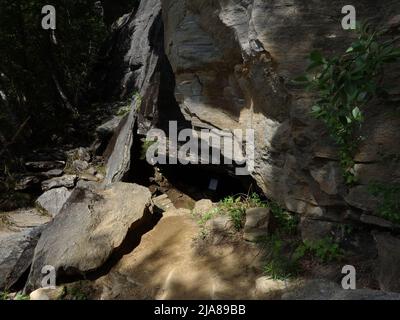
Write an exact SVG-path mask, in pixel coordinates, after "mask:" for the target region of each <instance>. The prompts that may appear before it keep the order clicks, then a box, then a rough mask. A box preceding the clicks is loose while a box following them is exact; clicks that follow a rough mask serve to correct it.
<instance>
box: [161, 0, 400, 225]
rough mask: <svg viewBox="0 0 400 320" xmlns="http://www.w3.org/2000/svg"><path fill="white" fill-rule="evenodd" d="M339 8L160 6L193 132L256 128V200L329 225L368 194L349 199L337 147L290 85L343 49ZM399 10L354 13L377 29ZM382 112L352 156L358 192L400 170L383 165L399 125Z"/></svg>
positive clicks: (178, 92) (381, 6)
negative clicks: (317, 55)
mask: <svg viewBox="0 0 400 320" xmlns="http://www.w3.org/2000/svg"><path fill="white" fill-rule="evenodd" d="M347 4H348V3H347V2H346V1H345V0H335V1H330V2H329V3H327V2H325V1H322V0H319V1H312V2H309V1H301V0H289V1H286V0H278V1H272V2H271V1H269V0H216V1H204V0H162V5H163V11H162V14H163V20H164V25H165V50H166V54H167V56H168V58H169V61H170V63H171V66H172V70H173V72H174V75H175V79H176V87H175V98H176V100H177V102H178V103H179V106H180V109H181V112H182V113H183V115H184V116H185V118H186V120H188V121H190V122H191V124H192V126H194V127H198V128H222V129H228V130H233V129H236V128H241V129H247V128H253V129H255V168H254V171H253V172H252V176H253V178H254V179H255V180H256V182H257V184H258V186H259V187H260V188H261V189H262V190H263V191H264V193H265V194H266V195H267V196H268V197H270V198H273V199H275V200H277V201H278V202H279V203H281V204H282V205H284V206H286V208H287V209H289V210H291V211H294V212H297V213H300V214H306V215H310V216H313V217H314V218H317V219H325V218H329V219H330V220H335V221H340V220H341V216H340V215H341V214H340V212H341V211H343V210H340V209H342V208H344V207H345V206H346V205H347V204H350V205H352V206H354V207H357V208H361V209H364V208H366V205H368V208H369V207H370V206H369V202H370V195H368V194H367V193H364V194H363V200H362V201H357V199H356V197H354V192H355V191H354V190H352V192H353V194H351V195H350V196H348V195H347V188H346V186H344V184H343V179H342V178H341V173H340V170H339V166H338V150H337V148H336V147H335V145H334V143H333V142H332V140H331V139H330V137H329V134H328V133H327V130H326V128H325V126H324V125H323V123H321V122H320V121H318V120H315V119H313V118H312V117H311V116H310V112H309V111H310V106H311V105H312V101H311V96H310V95H309V94H307V93H306V92H305V91H304V90H303V89H302V88H299V87H296V86H294V85H292V84H290V80H291V79H294V78H295V77H297V76H299V75H302V74H303V73H304V71H305V69H306V67H307V65H308V61H307V57H308V55H309V53H310V52H312V51H313V50H316V49H318V50H322V51H323V52H324V53H325V54H328V55H333V54H335V53H340V52H344V50H346V48H347V47H348V46H349V45H350V43H351V42H352V40H353V38H354V36H355V33H352V32H349V31H346V30H343V29H342V27H341V23H340V19H341V17H342V14H341V8H342V7H343V6H344V5H347ZM399 9H400V4H399V3H398V2H395V1H385V2H384V3H383V2H381V1H378V0H374V1H370V0H361V1H358V3H357V14H358V15H359V16H362V17H365V18H367V17H369V18H376V21H378V22H379V23H382V21H388V18H390V17H391V16H392V15H393V12H396V11H398V10H399ZM397 71H399V68H398V66H392V67H391V75H390V76H388V78H389V79H388V80H389V82H393V83H397V82H398V77H399V74H400V72H397ZM384 108H389V109H390V106H379V107H378V106H376V105H374V106H371V110H368V111H367V114H366V121H365V126H364V127H365V130H364V132H362V134H363V136H365V137H366V139H365V140H364V141H363V142H362V144H361V145H360V149H359V153H358V154H357V156H356V161H357V162H360V163H358V164H357V168H356V170H357V173H358V174H359V175H360V180H359V181H360V183H361V185H362V187H364V186H366V185H368V183H370V182H371V181H373V180H378V181H385V182H387V183H390V182H396V181H400V169H399V168H400V167H399V165H398V163H397V162H396V160H395V157H394V158H393V160H390V156H391V155H393V153H395V151H394V150H399V149H400V137H399V131H398V127H399V124H400V118H399V117H398V116H395V115H394V114H393V113H392V112H387V113H385V112H381V111H379V110H382V109H384ZM388 158H389V160H388ZM383 159H385V160H383ZM382 161H385V163H384V164H382ZM344 199H346V200H347V203H346V201H344ZM364 199H365V200H366V201H364ZM336 209H339V210H336Z"/></svg>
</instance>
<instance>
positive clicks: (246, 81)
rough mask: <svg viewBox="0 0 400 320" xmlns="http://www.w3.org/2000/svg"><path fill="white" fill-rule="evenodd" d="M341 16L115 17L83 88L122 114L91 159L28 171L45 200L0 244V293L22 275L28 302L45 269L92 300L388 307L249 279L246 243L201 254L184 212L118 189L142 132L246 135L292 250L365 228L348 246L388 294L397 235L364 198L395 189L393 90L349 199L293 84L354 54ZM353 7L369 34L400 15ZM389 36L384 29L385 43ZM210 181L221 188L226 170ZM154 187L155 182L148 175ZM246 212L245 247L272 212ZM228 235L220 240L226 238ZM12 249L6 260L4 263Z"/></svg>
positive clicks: (330, 288)
mask: <svg viewBox="0 0 400 320" xmlns="http://www.w3.org/2000/svg"><path fill="white" fill-rule="evenodd" d="M345 4H347V3H345V1H341V0H338V1H331V2H329V3H326V2H323V1H322V0H313V1H307V2H304V1H301V0H278V1H269V0H215V1H207V0H173V1H172V0H148V1H141V2H140V4H139V6H138V7H137V8H136V7H135V8H134V10H133V11H132V12H131V13H128V14H126V15H124V16H122V17H120V18H119V19H118V20H117V21H116V22H115V23H114V24H113V34H112V36H111V38H110V39H109V42H108V50H106V52H104V56H103V57H102V62H103V64H102V67H101V68H99V69H98V70H97V71H96V72H97V74H96V76H95V77H96V78H97V79H96V81H94V82H95V83H96V92H95V93H96V94H95V96H97V99H98V100H100V101H101V102H103V103H105V104H110V105H113V104H114V103H115V101H117V102H118V103H119V105H123V106H124V108H125V109H126V110H125V111H126V112H124V113H123V114H118V115H116V116H115V117H113V118H110V119H108V121H107V122H106V123H104V124H103V125H102V126H100V127H99V128H98V129H97V131H96V134H97V140H96V141H95V142H94V143H93V145H92V147H91V149H90V150H88V149H77V150H73V151H72V153H70V154H69V156H68V159H66V163H63V165H62V166H61V167H64V165H65V168H59V167H57V166H56V165H55V164H54V163H46V162H41V163H33V164H34V165H36V166H38V165H39V166H40V165H43V164H48V165H51V168H47V169H49V170H50V169H51V170H54V169H56V170H59V171H57V172H56V173H54V172H53V173H54V175H50V176H49V175H47V177H46V175H44V174H42V175H41V177H42V178H41V179H43V180H46V181H44V182H42V184H41V186H42V189H43V191H46V192H45V193H44V194H43V195H42V196H41V197H40V198H39V199H38V201H37V203H38V207H39V209H40V210H41V211H42V212H44V213H45V217H44V218H43V221H42V220H40V219H39V220H40V223H36V222H35V225H34V227H35V228H34V229H33V230H31V229H29V230H28V231H26V230H17V231H15V232H17V235H15V234H12V235H10V234H9V231H7V232H5V233H4V234H3V233H0V258H1V260H0V272H1V276H2V278H4V279H5V280H2V281H0V288H1V289H3V288H5V289H9V288H11V287H12V286H13V285H14V284H15V283H16V282H17V280H19V279H23V277H22V275H23V274H24V273H25V272H26V271H27V270H28V269H29V265H30V264H32V266H31V268H30V273H29V276H28V279H27V282H26V287H25V289H26V292H30V291H32V290H34V289H37V288H39V287H40V281H41V267H42V266H44V265H51V266H54V267H55V269H56V271H57V274H58V275H59V276H60V277H61V279H62V280H61V281H65V282H71V281H74V280H76V279H81V278H82V277H84V278H88V279H90V280H93V281H92V282H91V283H90V285H89V286H88V287H91V290H92V291H93V292H91V297H93V298H113V299H117V298H128V299H130V298H160V299H167V298H187V297H188V292H192V293H193V295H192V296H190V297H192V298H203V299H204V298H246V297H247V298H250V297H251V298H276V297H279V298H281V297H282V298H287V299H295V298H299V299H305V298H306V299H313V298H318V297H319V298H326V299H352V298H354V299H357V298H360V299H375V298H376V299H398V298H399V297H398V295H396V294H385V293H382V292H376V291H369V290H367V291H357V292H354V293H346V292H344V291H343V290H341V289H339V288H338V287H337V284H334V283H330V282H329V283H326V282H311V284H308V283H306V284H305V285H303V284H299V286H300V289H299V287H298V286H297V284H296V285H295V286H294V288H295V289H294V291H291V290H289V288H288V285H287V283H282V282H279V281H271V279H265V278H260V277H261V275H262V272H263V271H262V266H261V264H260V263H259V261H257V259H258V258H260V257H258V253H259V252H258V251H257V250H258V249H257V248H256V246H254V245H253V244H250V243H247V242H244V241H243V239H240V240H237V239H234V240H231V241H230V242H229V241H228V242H227V243H224V242H223V245H222V246H221V243H220V240H221V237H218V232H216V234H214V233H213V232H214V231H215V230H214V231H212V232H211V234H212V235H213V236H216V240H215V239H214V240H215V242H211V243H207V244H206V245H207V246H209V248H208V250H206V252H199V251H198V248H197V249H196V247H195V244H196V242H195V241H193V238H195V237H196V235H198V234H199V232H201V230H199V226H198V225H197V224H196V223H195V222H194V221H193V217H192V216H191V215H190V214H189V213H190V210H189V211H188V210H187V209H189V206H187V205H185V206H183V208H184V209H186V211H185V210H184V211H181V210H180V209H182V208H178V209H176V208H172V211H169V210H168V206H170V205H171V204H172V202H174V201H172V202H171V203H170V202H169V201H167V202H162V203H158V202H157V201H165V200H166V198H168V197H167V196H166V195H165V193H166V192H167V191H168V188H164V186H163V185H162V183H160V181H158V183H157V184H156V185H154V184H153V185H149V186H146V187H145V186H139V185H138V184H133V183H130V182H132V181H130V179H131V178H132V176H135V175H140V174H141V173H142V172H140V171H141V168H140V167H139V164H138V161H137V158H138V157H137V154H138V153H139V152H140V151H139V150H138V149H140V148H141V146H140V145H138V144H135V143H134V141H135V139H137V138H138V135H141V136H142V135H144V134H146V132H148V130H150V129H152V128H163V129H165V128H166V127H168V121H170V120H175V121H177V122H178V127H179V128H193V129H195V130H200V129H202V128H209V129H210V128H211V129H213V128H214V129H224V130H228V131H233V130H235V129H254V130H255V144H254V148H255V168H254V171H253V172H252V173H251V178H252V182H253V184H255V185H257V186H258V189H259V190H260V192H262V193H263V195H264V196H265V197H267V198H268V199H270V200H273V201H275V202H277V203H279V204H280V205H281V206H282V207H283V208H285V209H287V210H288V211H290V212H291V213H292V214H294V215H296V216H299V217H300V220H301V223H300V227H299V231H300V234H301V237H302V239H303V240H308V239H314V240H318V239H322V238H324V237H326V236H327V235H336V233H337V230H339V229H340V228H341V227H342V226H344V225H345V224H350V225H352V226H357V228H359V229H360V230H362V232H360V233H359V234H357V236H355V237H353V238H351V240H349V241H348V242H350V244H349V246H352V247H356V248H357V250H358V252H360V251H361V252H363V254H364V255H365V256H368V259H370V260H371V261H373V262H372V264H373V267H376V269H377V273H376V276H374V281H376V282H377V283H378V285H377V286H378V287H379V288H380V289H382V290H385V291H395V292H399V290H400V289H399V287H400V286H399V280H398V279H399V272H400V271H399V270H400V268H398V262H399V261H400V258H399V257H400V252H399V250H398V242H399V241H400V240H399V238H398V230H399V229H398V226H397V225H395V224H393V223H391V222H389V221H385V220H383V219H381V218H379V217H376V216H374V213H375V209H376V203H377V202H376V199H375V198H374V197H373V196H372V195H371V194H370V193H369V192H368V190H367V189H368V186H369V184H370V183H371V182H374V181H378V182H379V181H381V182H384V183H387V184H389V183H397V182H399V179H400V176H399V175H400V166H399V164H398V161H397V159H398V157H396V153H397V152H398V150H400V145H399V141H400V139H399V136H398V132H397V130H396V129H397V128H398V125H399V124H400V123H399V121H400V118H399V117H398V113H396V112H395V111H396V110H397V109H396V108H397V105H396V101H397V102H398V95H399V94H400V92H398V91H396V90H394V91H393V92H392V95H391V99H392V101H390V103H389V104H388V105H377V104H374V103H373V104H372V105H371V106H369V107H368V112H367V119H366V123H365V126H364V128H365V129H364V130H365V132H364V133H363V135H364V136H365V137H366V139H365V140H364V141H363V143H362V145H361V147H360V149H359V152H358V154H357V156H356V162H357V164H356V170H357V175H358V176H359V177H360V179H359V182H358V184H357V185H355V186H352V187H348V186H347V185H346V184H345V183H344V181H343V179H342V174H341V169H340V167H339V162H338V150H337V148H336V147H335V144H334V143H333V141H331V139H330V138H329V135H328V133H327V131H326V129H325V127H324V125H323V124H322V123H321V122H320V121H317V120H315V119H314V118H312V117H311V116H310V112H309V109H310V104H311V103H312V97H311V96H310V94H308V93H306V92H305V91H304V90H303V89H302V88H300V87H297V86H295V85H293V84H292V83H291V80H292V79H293V78H295V77H296V76H298V75H300V74H302V73H303V72H304V70H305V68H306V66H307V55H308V54H309V52H311V51H313V50H314V49H319V50H321V51H323V52H325V53H327V54H329V55H331V54H335V53H340V52H343V50H345V49H346V48H347V46H348V45H349V44H350V43H351V41H352V38H353V37H354V34H353V33H352V32H351V31H345V30H343V29H342V28H341V24H340V20H341V17H342V15H341V8H342V7H343V6H344V5H345ZM357 10H358V15H359V17H360V19H361V18H363V19H367V18H371V19H373V20H374V21H378V22H381V21H389V20H390V19H391V18H392V17H393V15H394V14H395V13H396V12H400V5H399V4H398V2H396V1H384V2H382V1H367V0H360V1H358V3H357ZM399 25H400V24H394V26H393V30H394V32H395V33H396V32H398V27H399ZM399 71H400V68H399V66H393V68H392V69H391V72H389V73H388V75H387V79H386V81H388V82H392V83H396V81H398V79H399V75H400V72H399ZM397 90H398V89H397ZM383 108H385V109H387V110H388V112H382V109H383ZM392 111H393V112H392ZM237 143H238V144H240V142H239V141H238V142H237ZM246 143H247V144H249V141H246ZM246 143H245V144H244V145H243V147H245V146H246ZM220 152H221V153H222V152H223V150H220ZM99 158H100V160H99ZM54 166H56V167H57V168H55V167H54ZM47 169H46V170H47ZM100 169H101V170H100ZM214 169H215V168H214ZM39 170H40V171H46V170H45V168H39ZM179 170H180V169H179V167H177V169H176V175H177V176H178V177H179V173H178V171H179ZM217 170H218V171H219V172H223V173H224V174H226V175H231V176H232V167H231V166H223V165H221V166H218V168H217ZM99 171H102V172H101V173H100V172H99ZM46 172H47V173H48V172H49V171H46ZM44 177H46V179H45V178H44ZM147 178H149V177H147ZM151 178H152V179H153V180H157V173H155V174H154V177H151ZM178 180H179V178H178ZM121 181H124V182H121ZM35 183H38V182H37V181H36V182H35ZM195 183H196V182H195V181H194V182H193V184H195ZM147 187H148V188H147ZM160 196H161V198H160ZM182 198H184V199H187V198H189V197H188V196H187V195H182ZM190 200H191V201H193V200H192V199H190ZM175 204H176V203H174V204H173V205H175ZM190 209H191V208H190ZM257 212H258V211H257ZM257 212H255V213H254V212H253V213H251V212H247V228H248V229H246V228H245V235H244V236H245V237H248V240H251V239H253V238H252V237H253V236H254V234H256V235H259V234H260V233H261V232H265V233H268V232H270V229H269V227H268V224H269V220H268V219H269V216H268V219H266V217H265V216H263V215H261V216H262V217H261V218H262V219H261V218H260V217H259V216H258V213H257ZM160 213H161V214H163V215H164V216H163V217H162V218H161V216H160ZM206 213H207V212H204V214H206ZM160 218H161V220H159V219H160ZM259 218H260V219H259ZM252 219H254V220H255V221H251V220H252ZM36 220H37V219H36V218H35V221H36ZM214 222H215V221H214V220H212V222H210V223H211V225H212V224H213V223H214ZM225 222H226V221H225ZM157 223H158V224H157ZM219 223H221V222H220V221H219V222H218V221H216V222H215V224H216V225H219ZM42 224H43V225H44V226H41V225H42ZM37 225H40V227H39V228H38V227H37ZM225 226H226V225H224V227H223V228H222V229H224V230H223V231H224V233H225V235H226V234H229V233H230V231H229V230H227V229H229V228H225ZM33 231H34V232H33ZM371 231H373V232H371ZM384 231H385V232H384ZM31 232H33V234H34V236H31ZM387 232H392V234H390V233H387ZM40 233H41V236H40V239H39V234H40ZM246 233H247V236H246ZM27 236H29V237H31V238H29V239H30V240H29V241H27V240H26V239H27V238H26V237H27ZM342 238H344V237H342ZM253 240H254V239H253ZM9 243H13V246H15V248H17V249H16V250H14V251H13V253H12V254H10V252H9V250H8V249H7V247H8V245H9ZM35 247H36V249H35V250H33V248H35ZM213 250H214V251H213ZM364 262H365V259H364V260H362V263H364ZM360 263H361V262H360ZM225 266H227V267H226V268H225ZM357 267H358V266H357ZM362 267H364V264H362V265H360V268H362ZM369 267H370V266H369V265H368V268H369ZM368 268H367V271H366V272H369V270H370V269H368ZM237 270H240V271H239V273H236V271H237ZM366 272H364V273H366ZM21 277H22V278H21ZM237 279H240V281H239V284H238V283H237V282H236V280H237ZM23 280H24V279H23ZM329 280H337V279H331V278H330V279H329ZM23 282H24V281H23ZM233 283H234V284H233ZM24 284H25V282H24ZM196 286H197V287H196ZM303 287H304V288H306V289H301V288H303ZM291 289H293V288H291ZM304 290H305V291H304ZM275 291H279V294H278V295H276V294H277V293H276V292H275ZM283 291H291V293H288V294H287V295H285V294H283ZM324 292H325V293H326V295H323V294H322V293H324ZM282 294H283V295H282Z"/></svg>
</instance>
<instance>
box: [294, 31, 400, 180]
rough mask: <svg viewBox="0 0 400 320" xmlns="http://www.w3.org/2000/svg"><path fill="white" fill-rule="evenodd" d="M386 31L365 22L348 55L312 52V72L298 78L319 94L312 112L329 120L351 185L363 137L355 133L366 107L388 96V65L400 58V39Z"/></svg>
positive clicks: (310, 69) (330, 128)
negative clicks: (385, 82)
mask: <svg viewBox="0 0 400 320" xmlns="http://www.w3.org/2000/svg"><path fill="white" fill-rule="evenodd" d="M383 34H384V31H377V30H373V28H371V27H370V26H369V25H368V24H365V25H364V26H363V27H361V28H359V29H358V35H359V36H358V39H357V41H355V42H354V43H353V44H352V45H351V46H350V48H348V50H347V51H346V52H345V53H344V54H342V55H340V56H334V57H332V58H325V57H324V56H323V55H322V54H321V53H320V52H317V51H315V52H312V53H311V54H310V61H311V64H310V66H309V67H308V69H307V72H308V74H307V75H306V76H303V77H300V78H298V79H296V81H297V82H300V83H303V84H304V85H306V87H307V89H309V90H311V91H313V92H315V93H316V94H317V96H318V98H317V100H316V101H315V105H314V106H313V107H312V115H313V116H314V117H315V118H317V119H321V120H322V121H323V122H324V123H325V125H326V126H327V128H328V130H329V133H330V135H331V137H332V138H333V139H334V141H335V142H336V143H337V145H338V146H339V149H340V151H339V156H340V163H341V167H342V168H343V170H344V177H345V180H346V182H347V183H348V184H352V183H354V182H356V176H355V172H354V164H355V163H354V153H355V152H356V149H357V146H358V143H359V141H360V139H361V137H354V133H355V131H356V129H357V128H360V126H361V124H362V122H363V120H364V115H363V109H364V108H365V106H366V105H367V104H368V102H370V101H371V100H372V99H373V98H375V97H383V96H385V95H387V93H386V91H385V90H384V88H383V87H382V78H383V72H384V71H383V69H384V66H385V65H386V64H388V63H391V62H395V61H396V60H397V59H398V58H399V57H400V49H399V48H395V47H394V43H395V41H397V40H398V39H390V40H387V41H382V40H381V38H382V36H383Z"/></svg>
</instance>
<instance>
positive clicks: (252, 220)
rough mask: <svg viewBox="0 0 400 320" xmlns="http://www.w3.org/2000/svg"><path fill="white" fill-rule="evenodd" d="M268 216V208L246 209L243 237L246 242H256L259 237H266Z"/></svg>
mask: <svg viewBox="0 0 400 320" xmlns="http://www.w3.org/2000/svg"><path fill="white" fill-rule="evenodd" d="M270 215H271V214H270V211H269V209H268V208H252V209H248V210H247V211H246V223H245V225H244V233H243V237H244V238H245V239H246V240H248V241H256V240H257V238H259V237H262V236H267V235H268V225H269V218H270Z"/></svg>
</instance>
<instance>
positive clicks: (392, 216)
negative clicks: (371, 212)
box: [369, 183, 400, 224]
mask: <svg viewBox="0 0 400 320" xmlns="http://www.w3.org/2000/svg"><path fill="white" fill-rule="evenodd" d="M369 191H370V193H371V194H372V195H374V196H375V197H377V198H378V201H379V204H378V208H377V213H378V215H379V216H381V217H382V218H384V219H386V220H389V221H391V222H393V223H398V224H400V197H399V195H400V184H382V183H374V184H371V186H369Z"/></svg>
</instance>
